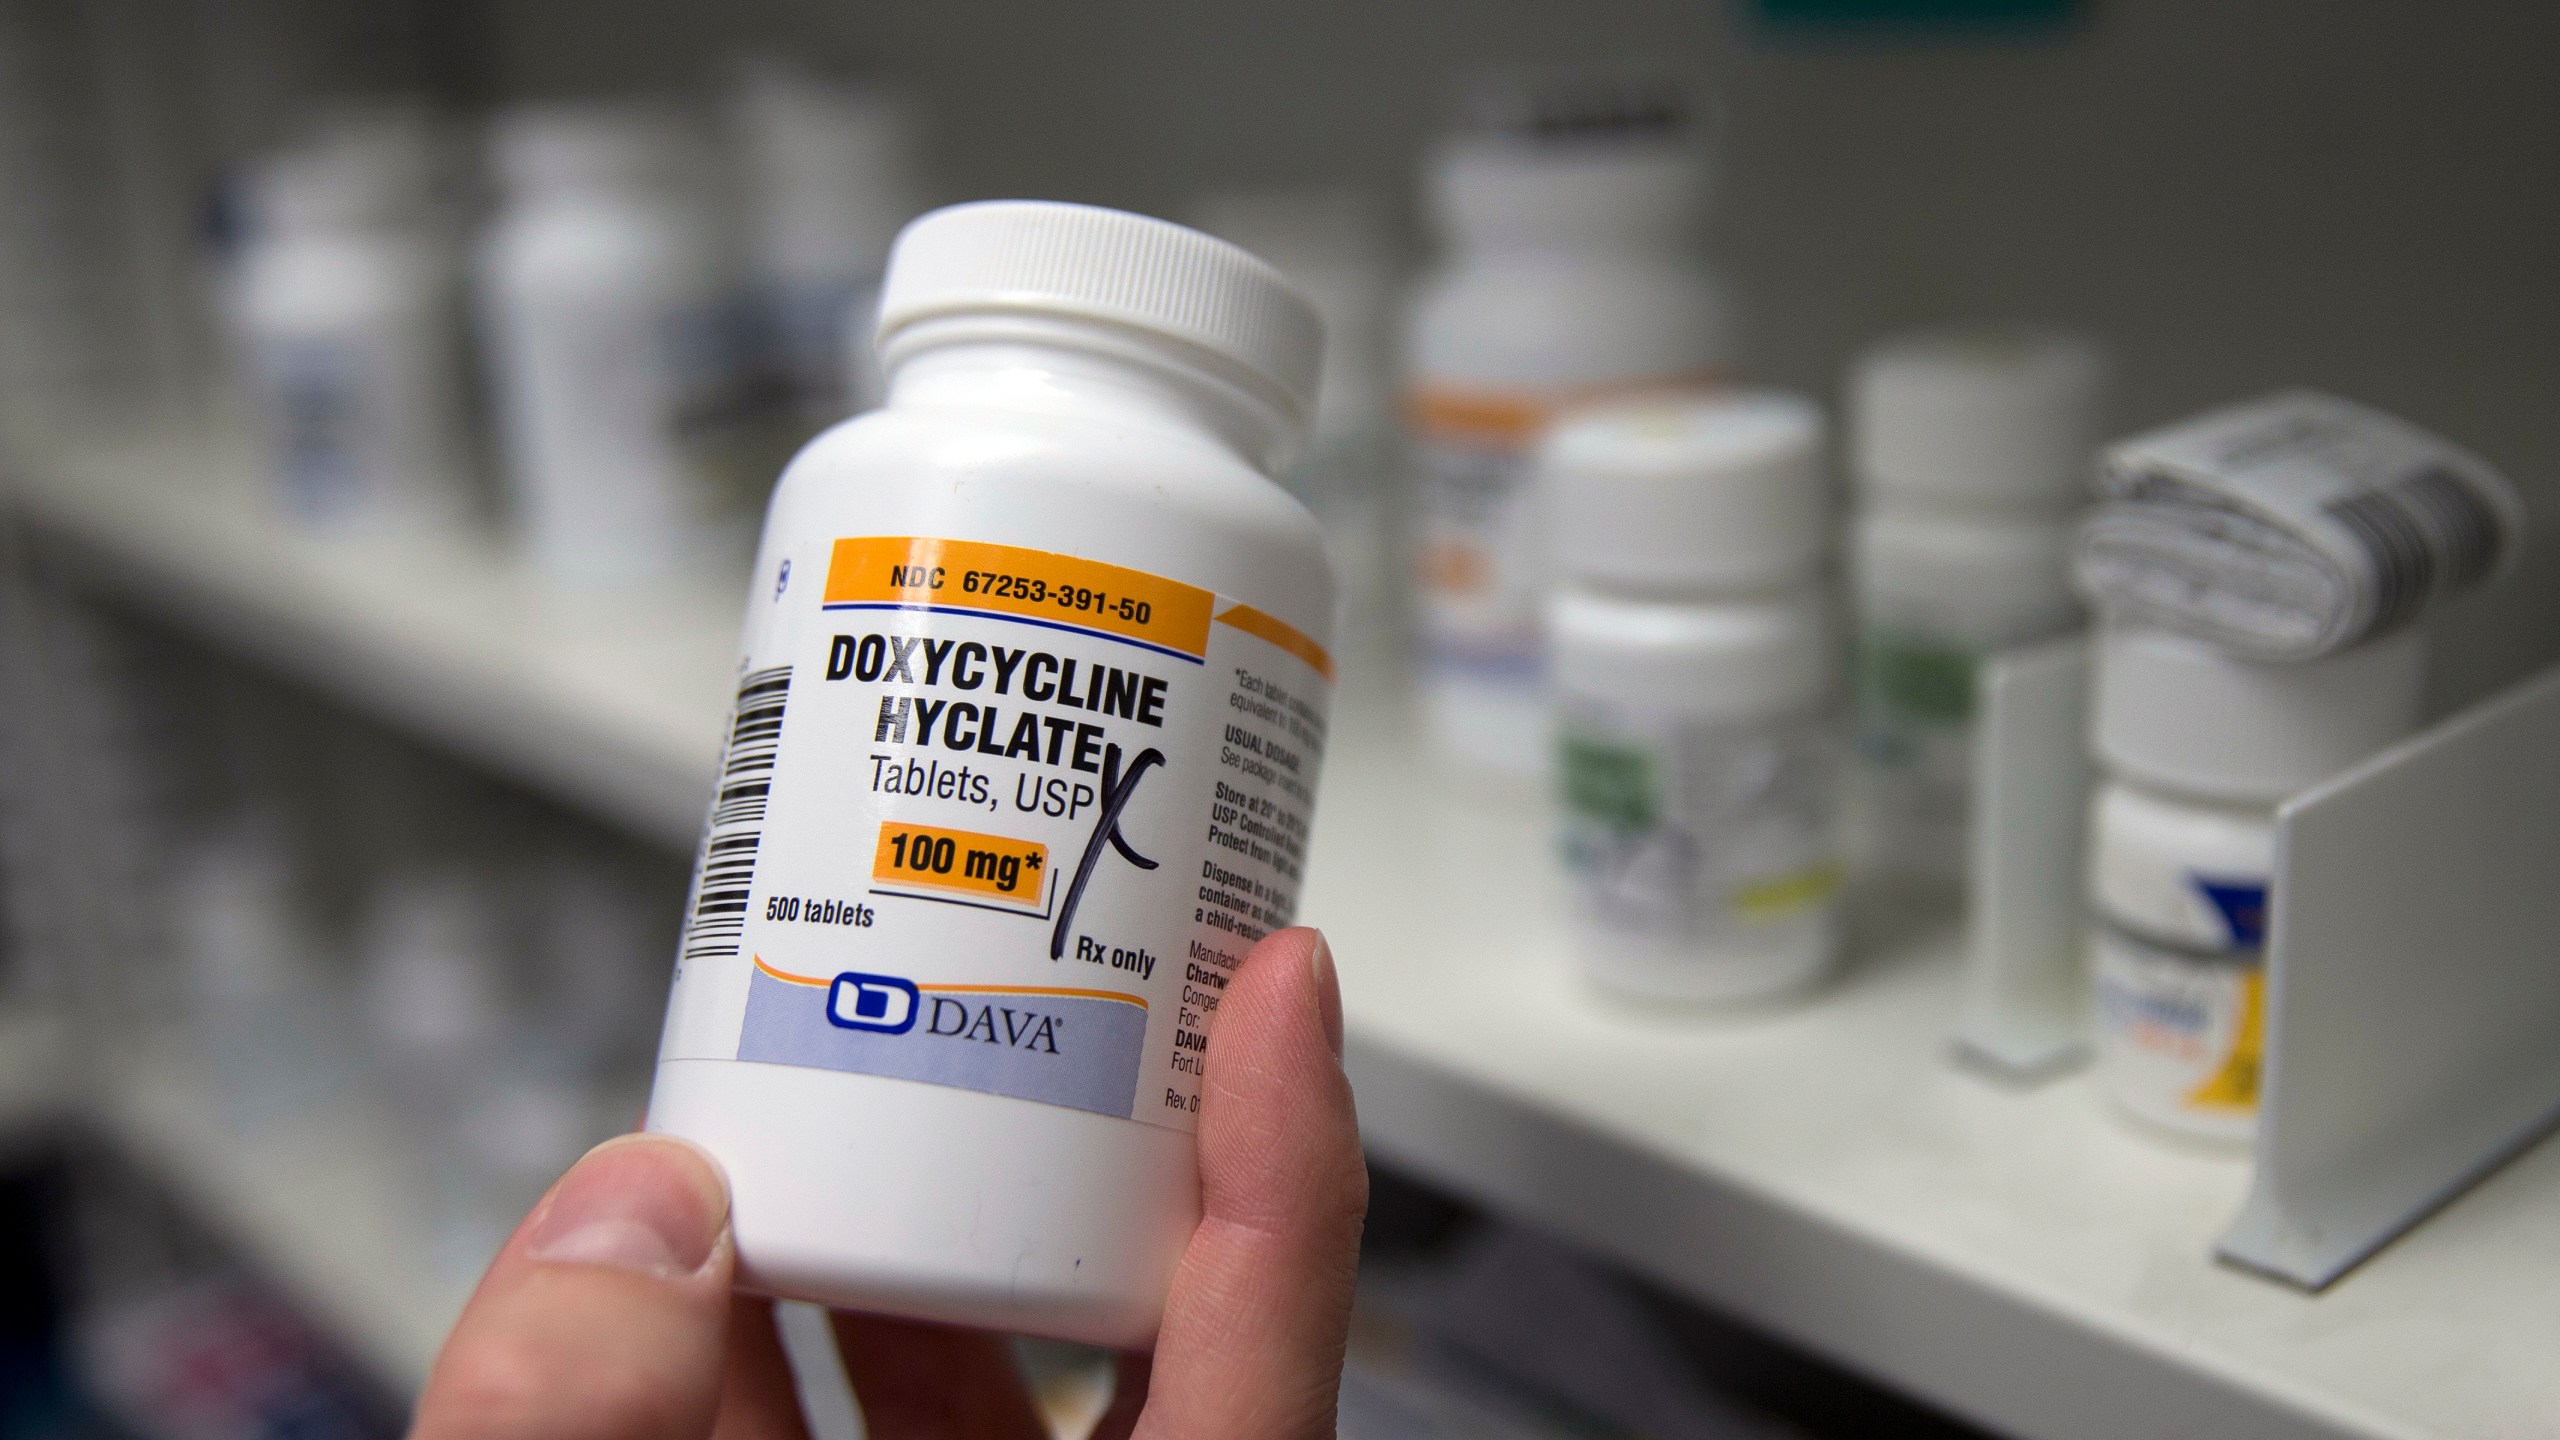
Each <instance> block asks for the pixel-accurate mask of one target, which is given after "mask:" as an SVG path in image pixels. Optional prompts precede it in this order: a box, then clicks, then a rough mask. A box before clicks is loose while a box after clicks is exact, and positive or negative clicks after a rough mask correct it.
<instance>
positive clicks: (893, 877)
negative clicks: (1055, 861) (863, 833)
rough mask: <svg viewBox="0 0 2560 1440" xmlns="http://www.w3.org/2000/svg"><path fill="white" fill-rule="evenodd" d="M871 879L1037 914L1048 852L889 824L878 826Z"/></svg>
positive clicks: (963, 833) (1027, 844) (965, 833)
mask: <svg viewBox="0 0 2560 1440" xmlns="http://www.w3.org/2000/svg"><path fill="white" fill-rule="evenodd" d="M871 878H872V880H873V881H875V882H877V883H879V884H883V885H896V886H902V887H908V888H920V889H932V890H949V891H952V892H955V893H957V894H963V895H973V896H977V897H979V898H981V899H987V900H998V901H1003V902H1006V903H1008V904H1014V905H1020V906H1023V907H1025V908H1027V909H1032V910H1037V909H1039V908H1040V906H1041V897H1043V896H1044V895H1046V894H1047V893H1048V880H1049V847H1048V846H1046V845H1042V844H1040V843H1038V842H1037V841H1032V840H1015V839H1012V838H1010V837H1007V836H1003V835H981V834H979V833H978V832H976V831H974V830H946V829H943V828H941V827H939V826H934V825H911V824H908V823H905V822H903V821H892V822H890V823H888V824H886V825H883V826H881V827H880V843H879V845H878V847H877V848H876V849H875V850H874V851H873V852H872V856H871Z"/></svg>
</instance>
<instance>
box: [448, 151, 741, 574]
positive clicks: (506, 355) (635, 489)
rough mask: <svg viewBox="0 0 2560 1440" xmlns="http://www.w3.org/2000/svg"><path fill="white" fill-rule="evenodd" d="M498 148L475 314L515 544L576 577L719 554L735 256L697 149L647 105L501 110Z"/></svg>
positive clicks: (650, 568)
mask: <svg viewBox="0 0 2560 1440" xmlns="http://www.w3.org/2000/svg"><path fill="white" fill-rule="evenodd" d="M491 148H492V159H493V161H494V163H495V166H496V169H497V171H498V176H499V179H500V181H501V183H502V185H503V187H504V190H505V192H506V200H505V203H504V204H503V206H502V207H501V208H500V210H499V212H498V214H497V216H496V217H495V219H494V220H493V221H492V222H491V225H490V228H489V232H488V234H487V235H486V237H484V239H483V241H482V244H481V249H480V254H479V277H478V290H479V294H478V306H479V311H480V316H479V318H480V328H481V333H482V336H483V339H484V342H485V344H486V346H487V349H488V360H489V365H488V369H489V375H490V381H491V383H492V385H493V387H494V389H495V396H494V399H495V402H496V403H495V405H494V407H493V408H494V409H495V411H496V418H497V421H498V425H497V429H498V438H499V442H500V446H499V448H500V451H501V455H502V458H503V460H504V468H505V471H506V478H507V482H508V483H507V491H508V495H509V498H510V501H511V502H512V504H511V508H512V510H513V513H514V517H515V520H516V523H517V526H518V528H519V531H520V538H521V539H522V541H523V543H524V546H525V548H526V550H527V551H528V553H529V554H530V555H531V557H532V559H533V561H534V563H535V564H536V566H538V567H539V568H540V569H542V570H543V571H545V572H546V573H548V574H550V575H552V576H554V577H555V578H558V579H562V580H567V581H571V582H580V583H587V582H599V581H604V582H613V581H635V580H643V579H649V578H652V577H658V576H663V575H666V574H668V573H670V572H672V571H675V570H678V569H681V568H684V567H685V566H686V565H688V564H690V563H693V562H695V561H697V560H699V559H700V558H701V557H702V556H703V555H705V554H706V553H707V552H710V551H713V550H716V548H717V546H718V537H717V535H716V534H715V533H714V532H713V531H712V530H711V528H710V527H711V526H712V525H713V524H714V523H715V519H716V517H717V515H718V513H719V511H720V510H721V509H722V498H723V497H722V491H723V489H724V479H723V476H722V475H721V473H720V471H719V469H718V467H717V465H716V464H715V462H714V460H713V458H712V437H713V436H715V435H716V434H717V433H719V431H720V429H721V427H722V426H723V424H724V423H725V422H726V419H727V415H726V408H727V406H728V404H729V396H728V394H727V391H728V389H729V387H730V385H731V383H732V381H733V378H734V361H735V356H734V354H733V352H732V343H733V338H734V337H733V336H732V334H731V331H730V328H729V315H728V306H729V295H728V288H729V280H728V278H727V276H728V255H727V251H726V249H725V247H724V245H723V243H722V241H721V239H720V237H719V234H718V232H717V230H716V228H715V227H714V225H713V224H712V221H711V217H710V215H709V213H708V211H707V209H706V207H705V206H704V204H703V203H702V198H701V196H700V195H699V194H698V193H696V189H695V187H696V186H697V185H698V183H699V182H700V178H701V177H700V176H699V175H697V174H692V173H688V168H689V167H692V168H699V166H700V163H701V158H702V157H701V155H700V146H699V144H698V137H696V136H694V135H692V134H691V133H690V132H689V131H688V130H687V129H686V127H685V126H683V125H682V124H681V123H679V122H677V121H675V120H674V119H672V118H671V117H669V116H667V115H662V114H659V113H657V112H655V111H651V110H647V109H643V108H636V107H635V108H623V107H614V106H560V107H548V108H536V109H529V110H521V111H516V112H513V113H511V114H508V115H503V116H501V117H499V119H498V121H497V122H496V124H495V126H494V128H493V130H492V132H491ZM741 548H743V547H741Z"/></svg>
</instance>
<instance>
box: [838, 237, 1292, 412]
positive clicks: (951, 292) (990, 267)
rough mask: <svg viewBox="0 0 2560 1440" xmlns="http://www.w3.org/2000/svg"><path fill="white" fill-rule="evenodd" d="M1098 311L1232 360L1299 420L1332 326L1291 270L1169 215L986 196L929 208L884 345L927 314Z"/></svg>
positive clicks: (898, 271) (905, 248)
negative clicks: (1295, 283) (1286, 274)
mask: <svg viewBox="0 0 2560 1440" xmlns="http://www.w3.org/2000/svg"><path fill="white" fill-rule="evenodd" d="M1006 311H1011V312H1016V313H1022V314H1031V315H1055V316H1063V317H1067V318H1071V319H1079V320H1098V321H1103V322H1106V323H1109V324H1113V325H1120V326H1125V327H1127V328H1129V329H1132V330H1141V331H1145V332H1146V333H1148V334H1151V335H1157V336H1161V337H1163V338H1165V339H1169V340H1175V341H1179V342H1181V343H1182V344H1184V345H1186V346H1189V347H1191V348H1192V349H1195V350H1197V351H1199V352H1200V353H1201V355H1202V357H1203V358H1205V359H1209V360H1212V361H1222V362H1225V364H1224V366H1223V367H1222V368H1223V369H1224V370H1226V371H1227V372H1229V374H1228V378H1230V379H1232V380H1236V381H1239V382H1241V383H1244V384H1246V385H1247V386H1248V387H1249V388H1251V389H1253V390H1255V391H1257V392H1262V393H1265V398H1267V399H1268V400H1270V401H1272V402H1273V403H1274V404H1276V405H1277V406H1278V408H1279V410H1280V412H1281V413H1282V415H1284V416H1285V417H1287V419H1288V420H1289V421H1290V422H1291V423H1292V424H1293V425H1294V426H1295V427H1297V428H1298V429H1299V430H1300V431H1301V432H1303V429H1304V426H1305V424H1306V422H1307V419H1308V417H1309V415H1310V414H1311V413H1312V412H1313V410H1314V408H1315V391H1316V372H1317V368H1318V360H1319V357H1320V355H1321V354H1322V350H1323V344H1324V335H1323V326H1322V324H1321V323H1320V322H1319V321H1318V320H1317V318H1316V309H1315V306H1314V304H1313V303H1312V302H1310V301H1309V300H1308V299H1307V298H1306V297H1305V296H1303V295H1300V294H1299V293H1298V292H1297V290H1296V289H1294V288H1293V287H1291V285H1290V284H1289V282H1288V281H1287V280H1286V279H1284V278H1283V277H1282V276H1281V274H1280V272H1279V271H1277V270H1274V269H1272V268H1271V267H1270V266H1269V265H1267V264H1265V263H1263V262H1262V261H1261V260H1260V259H1258V258H1256V257H1255V256H1253V255H1252V254H1250V253H1248V252H1246V251H1244V250H1241V249H1239V248H1237V247H1236V246H1233V245H1230V244H1228V243H1227V242H1226V241H1224V240H1218V239H1214V238H1212V237H1210V236H1207V235H1203V234H1201V233H1200V232H1199V231H1197V230H1187V229H1185V228H1183V227H1182V226H1180V225H1175V224H1172V223H1170V222H1168V221H1164V220H1154V219H1150V218H1148V217H1146V216H1144V215H1131V214H1128V213H1126V212H1124V211H1119V210H1104V209H1101V208H1099V207H1096V206H1092V205H1066V204H1059V203H1056V202H1052V201H1041V200H982V201H978V202H975V203H973V204H967V205H951V206H946V207H944V208H943V209H940V210H936V211H934V212H932V213H931V214H928V215H922V216H919V217H917V218H916V219H915V220H914V221H913V222H911V223H910V224H909V225H908V226H907V228H906V229H905V230H903V231H901V232H899V235H898V243H897V245H896V246H895V247H894V248H893V249H892V250H891V251H890V253H889V273H888V276H887V278H886V279H885V280H883V281H882V282H881V294H880V331H879V346H880V349H881V352H882V354H883V355H884V357H885V356H886V355H887V352H888V350H889V346H890V342H891V340H892V337H894V336H896V335H897V334H898V332H900V331H901V330H904V329H906V328H907V327H908V326H910V325H913V324H916V323H917V322H918V321H923V320H932V319H938V318H941V317H944V316H949V315H962V314H972V313H987V312H1006Z"/></svg>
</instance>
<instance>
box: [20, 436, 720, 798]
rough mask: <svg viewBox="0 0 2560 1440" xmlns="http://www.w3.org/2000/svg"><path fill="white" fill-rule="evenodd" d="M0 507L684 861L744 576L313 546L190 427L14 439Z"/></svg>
mask: <svg viewBox="0 0 2560 1440" xmlns="http://www.w3.org/2000/svg"><path fill="white" fill-rule="evenodd" d="M15 439H16V440H17V442H18V443H16V444H15V445H14V446H13V447H12V448H11V450H10V451H9V452H8V453H6V454H0V499H6V500H8V501H11V502H14V504H15V505H16V507H17V508H18V510H19V511H20V513H21V514H22V515H24V517H25V518H26V519H27V520H28V521H29V522H30V523H31V524H32V525H33V526H34V527H35V528H36V529H38V530H39V531H41V532H42V533H44V534H45V535H46V536H47V537H48V538H50V539H52V540H54V541H55V542H57V544H58V546H59V547H61V548H63V549H65V550H67V551H68V553H69V555H70V557H71V558H72V559H73V560H74V561H75V562H79V563H82V564H83V565H84V566H85V567H86V568H88V569H89V570H90V571H91V572H92V573H93V574H94V576H95V577H96V578H98V579H99V580H101V581H103V582H105V583H107V584H109V585H111V586H112V587H113V588H114V589H115V590H116V591H117V593H118V594H119V595H120V596H122V597H123V598H124V599H126V600H127V601H129V602H130V603H132V604H134V605H136V606H139V607H141V608H142V609H144V610H146V611H149V612H152V613H154V614H156V615H158V616H160V617H161V618H163V619H166V620H170V621H175V622H177V623H179V624H181V625H183V626H186V627H189V628H191V629H193V630H195V631H196V632H198V633H200V634H203V635H205V636H207V637H209V638H211V639H214V640H217V641H220V642H222V643H224V644H227V645H230V646H233V647H235V648H237V649H238V650H240V651H242V652H244V653H246V654H248V655H251V656H253V657H255V658H257V659H259V660H261V661H263V662H265V663H267V664H270V665H272V666H274V667H276V668H277V669H279V670H281V671H283V672H284V673H286V674H289V675H292V676H294V677H296V678H298V679H301V680H303V681H305V682H307V683H310V684H312V685H315V686H318V687H320V688H322V689H324V690H326V691H328V692H330V693H332V694H335V695H337V696H339V697H341V698H343V699H345V700H347V701H349V702H350V703H353V704H356V705H359V706H363V707H366V708H368V709H371V710H373V711H375V712H377V713H379V714H381V715H384V716H387V717H391V718H393V719H395V720H397V721H398V722H399V723H401V724H404V725H406V726H408V727H410V728H412V729H413V730H415V731H417V732H418V733H420V734H422V735H424V736H425V737H427V738H429V739H433V740H437V741H441V742H443V743H445V744H447V745H450V746H452V747H453V748H455V749H457V750H459V751H461V752H462V753H464V754H465V755H467V756H469V757H471V758H473V759H474V760H476V761H478V762H479V763H482V764H485V765H487V766H489V767H490V768H492V769H493V770H495V771H497V772H498V773H501V774H505V775H508V776H512V777H514V778H516V779H518V780H521V781H524V782H526V783H528V784H531V785H534V786H536V787H538V788H540V789H543V790H545V791H548V792H552V793H556V794H558V795H561V796H563V797H565V798H567V799H569V800H572V801H574V802H577V803H579V804H581V805H583V806H586V807H588V808H590V809H592V810H593V811H595V812H596V813H598V814H600V815H602V816H604V817H606V818H608V819H611V820H614V821H616V822H619V823H620V824H622V825H624V826H627V827H629V828H631V829H632V830H634V831H636V832H637V833H639V834H641V835H644V836H649V837H653V838H656V839H660V840H664V841H666V842H668V843H671V844H676V845H682V846H685V847H688V848H689V847H690V846H691V845H692V843H693V838H694V836H695V835H696V833H698V832H699V830H700V829H701V825H702V807H703V799H704V796H705V795H706V794H707V793H708V790H709V783H708V780H707V778H706V777H707V776H708V775H709V774H710V772H711V768H712V766H713V764H714V763H715V760H716V757H717V754H718V750H719V739H720V736H719V731H720V723H721V719H722V717H723V716H724V715H725V714H726V697H727V694H728V692H729V690H730V689H731V686H732V684H733V680H732V676H733V675H734V665H735V651H736V644H737V624H738V621H737V617H738V615H739V612H740V609H741V605H742V598H743V587H744V581H743V579H740V578H736V577H731V576H726V575H721V574H713V573H702V574H693V575H687V576H683V577H680V578H677V579H673V580H663V581H658V582H653V583H651V584H648V585H632V586H624V587H615V588H610V589H594V590H586V591H572V590H564V589H562V588H560V587H557V586H553V585H548V584H545V583H544V582H543V581H542V580H541V579H540V578H539V577H538V576H535V575H533V574H532V573H530V572H529V570H528V569H527V567H525V566H524V565H522V564H520V563H518V562H517V561H515V560H514V559H513V557H511V556H508V555H506V554H504V553H503V552H501V551H500V550H499V549H498V547H496V546H494V545H492V544H490V543H489V541H488V540H487V539H486V538H485V537H484V536H481V535H478V534H476V533H468V532H463V531H459V530H457V531H453V532H430V533H416V534H408V535H402V536H398V537H378V538H377V537H365V536H346V537H338V538H326V537H319V536H314V535H312V534H310V533H308V532H306V531H303V530H300V529H297V528H295V527H293V526H290V525H288V524H286V523H284V521H283V520H282V519H281V518H280V516H279V514H278V512H277V510H276V508H275V506H274V505H273V504H271V503H269V500H268V494H269V491H268V488H267V487H265V486H264V485H263V484H262V483H261V474H260V471H259V470H258V467H257V466H256V464H255V463H254V462H253V460H252V458H251V454H250V452H249V451H248V449H247V448H246V447H245V446H243V445H241V444H239V443H237V442H236V441H228V440H224V439H219V438H216V439H208V438H206V437H203V436H199V435H192V434H184V433H145V434H136V435H127V436H117V437H114V438H112V439H108V440H94V439H92V440H81V441H64V440H60V439H57V438H43V437H32V438H31V437H28V436H25V435H21V436H18V437H15Z"/></svg>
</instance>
